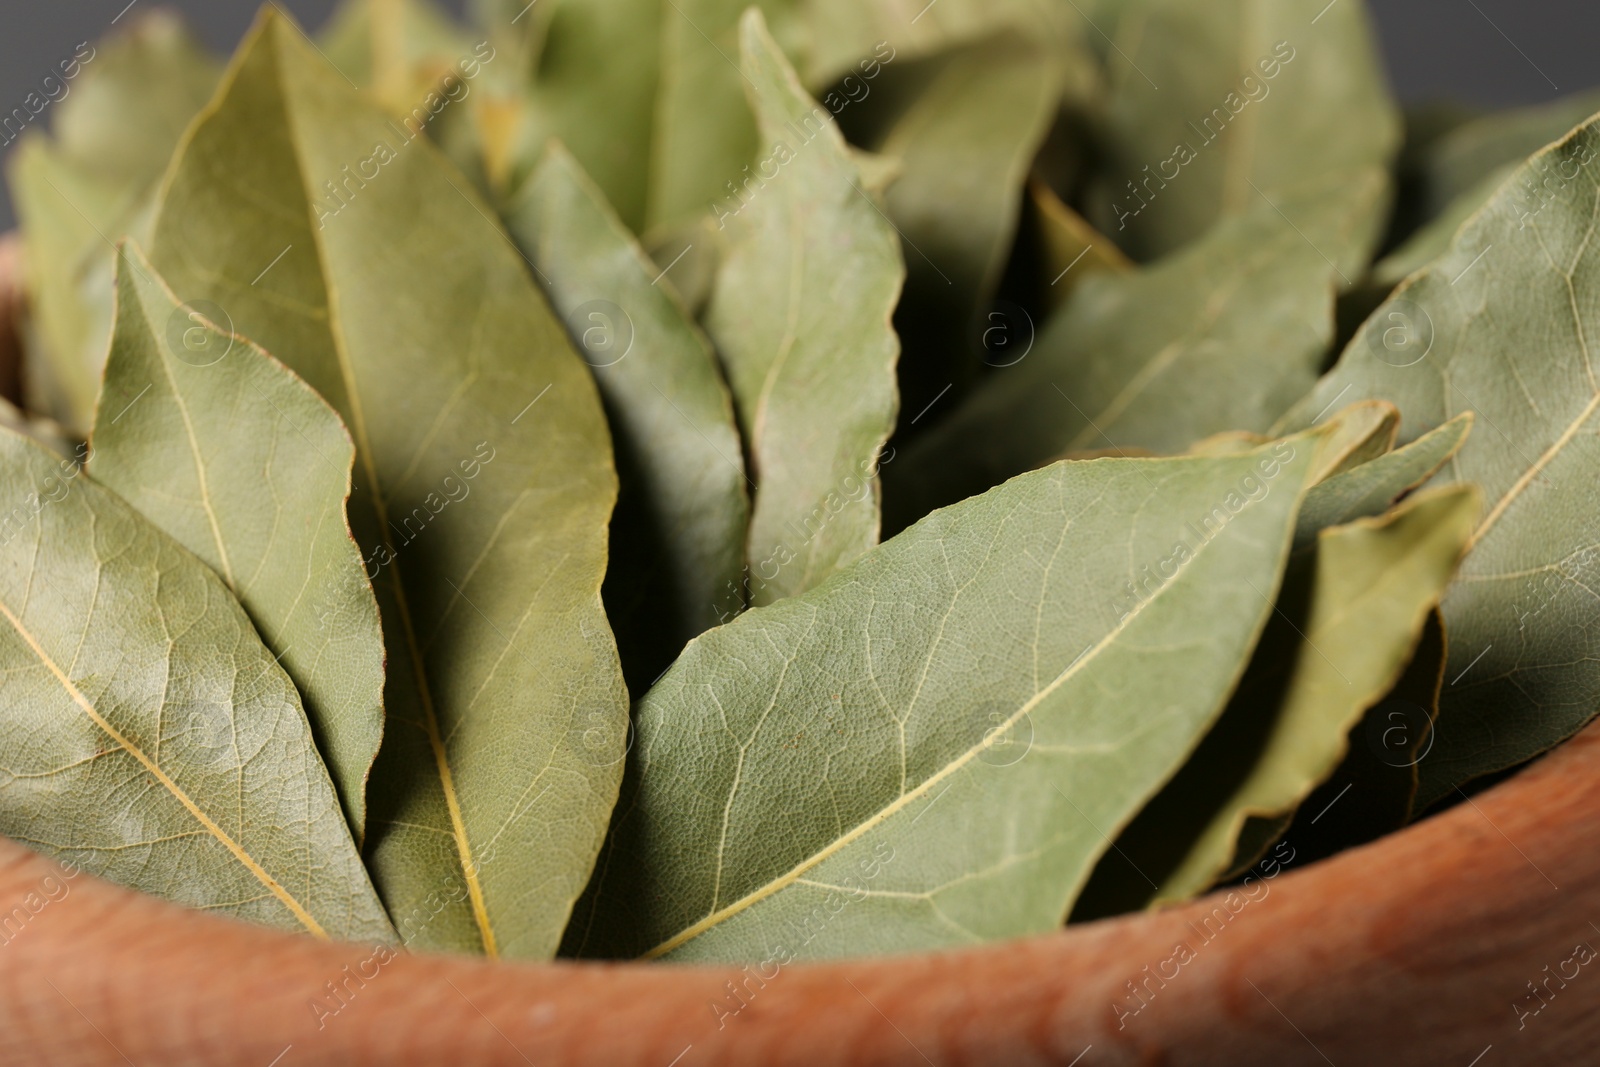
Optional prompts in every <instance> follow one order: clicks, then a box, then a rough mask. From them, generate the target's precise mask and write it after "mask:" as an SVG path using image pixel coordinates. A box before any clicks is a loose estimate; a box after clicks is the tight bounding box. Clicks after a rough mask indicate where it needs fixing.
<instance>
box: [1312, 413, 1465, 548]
mask: <svg viewBox="0 0 1600 1067" xmlns="http://www.w3.org/2000/svg"><path fill="white" fill-rule="evenodd" d="M1472 422H1473V416H1472V412H1470V411H1467V412H1463V413H1462V414H1460V415H1457V416H1456V417H1455V418H1453V419H1451V420H1450V421H1449V422H1447V423H1445V424H1444V425H1443V426H1440V427H1438V428H1437V429H1434V430H1430V431H1429V432H1427V433H1425V434H1423V435H1422V436H1421V437H1419V438H1417V439H1416V440H1415V441H1413V442H1411V443H1410V444H1408V445H1405V446H1403V447H1401V448H1398V449H1395V450H1394V451H1393V452H1389V453H1387V454H1385V455H1382V456H1379V457H1378V458H1376V459H1373V460H1370V461H1368V462H1366V463H1362V464H1360V465H1358V466H1354V467H1352V468H1350V469H1348V470H1345V471H1342V472H1340V473H1338V474H1335V475H1334V476H1333V477H1331V478H1328V479H1326V480H1325V481H1321V482H1318V483H1317V484H1316V485H1315V486H1313V487H1312V488H1311V491H1310V492H1309V493H1307V494H1306V502H1305V504H1304V505H1302V506H1301V508H1300V521H1299V524H1298V525H1297V526H1296V528H1295V535H1294V538H1295V541H1294V543H1295V548H1296V550H1298V549H1300V548H1303V547H1305V546H1306V545H1309V544H1310V543H1312V542H1313V541H1315V540H1316V537H1317V534H1318V533H1319V532H1320V531H1321V530H1324V529H1326V528H1327V527H1329V526H1343V525H1344V524H1346V523H1350V522H1354V521H1355V520H1357V519H1363V518H1370V517H1372V516H1375V515H1381V514H1383V513H1384V512H1385V511H1387V510H1389V506H1390V505H1391V504H1393V503H1394V502H1395V501H1396V500H1397V499H1399V498H1400V497H1401V496H1402V495H1403V494H1405V493H1408V492H1410V491H1411V490H1413V489H1415V488H1416V487H1417V486H1419V485H1421V484H1423V483H1424V482H1426V481H1427V480H1428V479H1430V478H1432V477H1433V476H1434V475H1435V474H1437V473H1438V472H1439V470H1440V468H1442V467H1443V466H1444V465H1445V464H1446V463H1448V462H1449V461H1450V459H1451V458H1452V457H1453V456H1455V454H1456V453H1457V452H1458V451H1460V450H1461V446H1462V444H1463V443H1465V442H1466V439H1467V433H1468V432H1469V431H1470V430H1471V429H1472Z"/></svg>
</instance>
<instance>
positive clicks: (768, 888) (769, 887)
mask: <svg viewBox="0 0 1600 1067" xmlns="http://www.w3.org/2000/svg"><path fill="white" fill-rule="evenodd" d="M1222 539H1223V538H1221V537H1215V538H1212V539H1211V540H1210V541H1207V542H1206V543H1205V544H1203V545H1201V546H1200V547H1199V548H1198V549H1196V550H1195V552H1194V553H1193V554H1192V555H1191V556H1190V557H1189V560H1188V562H1186V563H1184V564H1183V565H1182V566H1181V567H1180V569H1179V571H1178V573H1177V574H1175V575H1174V576H1173V577H1172V578H1170V579H1168V581H1167V583H1166V584H1165V585H1164V586H1162V587H1161V589H1159V590H1157V591H1156V593H1155V594H1154V595H1152V596H1151V597H1150V598H1149V599H1148V600H1145V601H1142V602H1141V603H1139V604H1138V605H1137V606H1135V607H1134V609H1133V610H1132V611H1130V612H1129V613H1128V614H1127V615H1125V616H1124V617H1123V618H1122V619H1120V620H1119V621H1118V622H1117V624H1116V625H1115V626H1113V627H1112V628H1111V629H1110V630H1109V631H1107V633H1106V635H1105V636H1104V637H1102V638H1101V639H1100V640H1099V641H1097V642H1095V644H1094V646H1093V647H1092V648H1091V649H1090V650H1089V651H1087V652H1084V653H1082V654H1081V655H1079V656H1078V657H1077V658H1076V659H1074V660H1073V661H1072V662H1071V663H1070V664H1068V665H1067V667H1066V669H1064V670H1063V671H1061V672H1060V673H1059V674H1057V675H1056V676H1055V678H1054V679H1052V680H1051V682H1050V684H1049V685H1047V686H1045V687H1044V688H1043V689H1041V690H1040V691H1038V692H1037V693H1035V694H1034V695H1033V696H1031V697H1029V698H1028V699H1027V700H1026V701H1025V702H1023V704H1022V706H1021V707H1019V708H1018V709H1017V710H1016V712H1014V713H1013V714H1012V715H1011V716H1010V717H1008V718H1007V719H1006V721H1005V722H1004V723H1002V724H1000V725H999V726H997V727H995V728H994V729H992V730H989V731H986V732H985V733H984V736H983V740H981V741H980V742H978V743H977V744H976V745H973V746H971V747H970V748H968V749H967V750H966V751H964V752H962V753H960V754H959V755H957V756H956V757H955V758H954V759H952V760H950V761H949V762H947V763H946V764H945V765H944V766H943V767H941V768H940V769H939V770H938V771H937V772H936V773H934V774H931V775H929V776H928V777H927V778H925V779H923V780H922V781H921V782H919V783H918V784H917V785H916V786H915V787H914V788H912V789H910V790H909V791H906V792H902V793H901V794H900V795H899V796H898V797H896V798H895V799H894V800H893V801H891V802H890V803H889V804H887V805H885V806H884V807H883V808H881V809H879V810H878V811H877V812H875V813H874V814H872V815H871V816H869V817H868V818H866V819H864V820H863V821H862V822H860V823H858V824H857V825H856V826H855V827H854V828H853V829H852V830H850V832H849V833H847V834H844V835H843V836H841V837H839V838H837V839H836V840H834V841H830V842H829V843H828V844H827V845H826V846H825V847H823V848H821V849H818V850H817V851H816V852H814V853H812V854H811V855H810V856H807V857H805V858H804V859H802V860H801V861H800V862H799V863H797V864H795V865H794V866H793V867H791V868H790V869H789V870H787V871H785V872H784V873H783V874H781V875H779V876H778V877H776V878H774V879H772V880H770V881H768V882H767V883H765V884H764V885H761V886H758V887H757V888H756V889H754V890H752V891H751V892H749V893H747V894H745V895H744V896H743V897H740V898H739V899H738V900H736V901H734V902H733V903H732V904H729V905H728V906H727V907H725V908H722V909H721V910H720V911H715V912H712V913H711V914H710V915H707V916H706V917H705V918H703V919H701V920H699V921H698V922H696V923H694V924H693V925H691V926H688V927H686V928H685V929H683V930H681V931H679V932H678V933H677V934H674V935H673V936H672V937H670V938H668V939H667V940H665V941H663V942H661V943H660V944H658V945H656V946H655V947H654V948H652V949H650V950H649V951H647V952H645V953H644V954H643V956H642V957H641V958H642V959H647V960H648V959H659V958H660V957H662V956H664V955H666V954H667V953H669V952H671V951H673V950H674V949H676V948H678V947H680V946H681V945H684V944H687V943H688V942H689V941H692V940H693V939H695V938H696V937H699V936H700V935H701V934H703V933H705V932H706V931H708V930H711V929H713V928H714V927H716V926H718V925H720V924H721V923H722V922H723V921H724V920H726V919H729V918H732V917H733V916H735V915H737V914H739V913H740V912H742V911H744V910H745V909H747V908H750V907H752V906H754V905H756V904H759V903H760V902H761V901H763V900H765V899H766V898H768V897H770V896H773V895H774V894H776V893H778V892H779V891H781V890H783V889H786V888H788V887H789V886H790V885H791V884H793V883H795V882H797V881H799V880H800V879H801V878H802V877H803V876H804V875H805V873H806V872H807V871H809V870H812V869H814V868H816V867H817V866H819V865H821V864H822V863H823V862H825V861H826V860H828V859H829V858H831V857H832V856H834V855H835V854H837V853H839V852H841V851H843V850H844V849H845V848H846V847H848V846H849V845H851V844H853V843H855V842H856V841H857V840H859V839H860V838H862V837H864V836H865V835H866V834H868V833H870V832H871V831H872V830H875V829H876V828H877V827H879V826H881V825H883V824H884V823H886V822H888V821H889V819H890V818H892V817H893V816H894V815H896V814H897V813H899V812H900V811H903V810H904V809H905V808H907V807H909V806H910V804H911V803H912V802H913V801H914V800H917V799H918V798H920V797H922V796H924V795H926V794H927V793H928V792H929V791H931V790H932V789H933V788H934V787H936V786H938V785H939V784H940V783H942V782H943V781H945V779H947V778H950V777H952V776H953V775H955V774H956V772H958V771H960V770H961V769H962V768H963V767H965V766H966V765H967V764H969V763H971V762H972V761H973V760H974V759H977V758H978V756H979V755H980V754H981V753H983V752H984V751H986V750H987V749H989V748H991V747H993V745H994V744H995V743H996V742H995V740H994V739H995V738H998V737H1002V736H1004V735H1005V734H1006V732H1007V731H1009V730H1010V729H1011V728H1012V727H1014V726H1016V724H1017V723H1019V722H1021V721H1022V720H1023V719H1024V718H1025V717H1026V716H1027V715H1029V714H1030V713H1031V712H1032V711H1033V709H1034V708H1036V707H1038V706H1039V704H1040V703H1042V702H1043V701H1044V700H1045V699H1047V698H1048V697H1049V696H1051V694H1053V693H1055V692H1056V691H1057V690H1058V689H1060V688H1061V687H1062V686H1063V685H1065V684H1066V683H1067V682H1068V681H1070V680H1071V679H1072V678H1073V677H1075V676H1076V675H1078V674H1079V673H1081V672H1082V670H1084V669H1086V668H1087V667H1088V666H1089V665H1090V664H1091V663H1093V662H1094V661H1095V660H1096V659H1098V658H1099V656H1100V653H1101V652H1103V651H1104V650H1105V649H1106V648H1108V647H1110V645H1111V643H1112V642H1113V641H1115V640H1116V639H1117V638H1118V637H1119V636H1121V635H1122V633H1123V632H1124V631H1126V630H1127V629H1128V627H1129V626H1131V625H1132V624H1133V621H1134V620H1135V619H1137V618H1139V617H1140V616H1141V615H1143V614H1144V612H1145V611H1146V610H1147V609H1148V608H1149V607H1150V606H1151V605H1152V604H1155V603H1158V602H1161V601H1163V600H1164V599H1165V598H1166V596H1167V594H1168V593H1169V592H1170V591H1171V590H1172V589H1174V588H1176V587H1177V586H1178V585H1179V584H1180V583H1179V581H1178V578H1179V576H1180V575H1182V574H1183V572H1184V571H1187V570H1190V569H1191V568H1192V567H1193V566H1194V564H1195V562H1196V561H1197V560H1198V559H1199V558H1200V557H1201V556H1202V555H1204V554H1205V553H1206V551H1207V550H1208V549H1209V548H1210V547H1211V546H1212V545H1213V544H1215V543H1216V542H1217V541H1220V540H1222Z"/></svg>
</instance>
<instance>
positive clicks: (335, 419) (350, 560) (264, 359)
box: [89, 247, 384, 842]
mask: <svg viewBox="0 0 1600 1067" xmlns="http://www.w3.org/2000/svg"><path fill="white" fill-rule="evenodd" d="M101 399H102V404H101V407H100V411H99V415H98V417H97V418H96V420H95V429H94V436H93V439H92V443H93V453H92V455H91V457H90V461H89V471H90V473H91V474H92V475H93V476H94V478H95V480H96V481H98V482H99V483H100V484H102V485H104V486H106V487H107V488H109V489H111V490H112V491H114V492H116V493H117V494H118V495H120V496H121V497H122V499H124V500H126V501H127V502H128V503H130V504H132V505H133V506H134V507H135V508H136V509H138V511H139V512H140V513H141V514H142V515H144V517H145V518H147V519H149V520H150V521H151V522H153V523H155V525H157V526H159V527H160V528H161V529H162V530H163V531H164V532H166V533H167V534H168V535H170V536H171V537H172V538H173V539H174V540H176V541H177V542H178V543H179V544H181V545H183V546H184V547H185V548H187V549H188V550H189V551H191V552H193V553H194V554H195V555H196V556H198V557H199V558H200V559H202V560H204V561H205V563H206V564H207V565H208V566H210V567H211V569H212V570H213V571H215V572H216V573H217V575H218V576H219V577H221V578H222V580H223V584H224V585H226V586H227V587H228V590H229V591H230V592H231V593H233V595H234V596H235V597H237V598H238V599H239V601H240V603H241V604H242V605H243V606H244V609H245V611H246V613H248V614H249V616H250V619H251V621H252V622H254V623H255V626H256V630H257V632H258V633H260V634H261V637H262V640H263V641H264V642H265V643H266V645H267V647H268V648H269V649H271V650H272V652H273V654H274V655H275V656H276V657H277V658H278V661H279V663H281V664H282V666H283V669H284V670H285V671H286V672H288V675H289V677H290V678H291V679H292V680H293V681H294V683H295V686H296V688H297V689H298V690H299V692H300V696H301V701H302V703H303V704H304V705H305V709H306V715H307V717H308V718H309V719H310V720H311V727H312V734H313V735H314V736H315V737H316V740H317V748H318V751H320V752H321V753H322V757H323V760H324V761H325V762H326V763H327V765H328V773H329V775H330V776H331V777H332V779H333V783H334V786H335V788H336V789H337V790H338V792H339V797H340V800H341V802H342V803H343V806H344V810H345V815H346V817H347V818H348V819H349V821H350V827H351V833H352V834H353V835H354V836H355V838H356V841H357V842H360V841H361V839H362V836H363V835H364V833H365V826H366V788H367V775H368V773H369V772H370V771H371V769H372V761H373V759H374V758H375V757H376V756H377V754H378V742H379V740H380V739H381V738H382V736H383V684H384V672H383V658H384V653H383V630H382V627H381V626H380V624H379V621H378V603H377V601H376V600H375V599H374V598H373V595H372V587H371V585H370V584H369V583H368V581H367V576H366V570H365V563H364V561H363V559H362V554H361V550H360V548H359V547H357V545H356V543H355V540H354V538H353V537H352V536H351V534H350V527H349V525H348V523H347V522H346V519H345V511H344V506H345V499H346V497H348V496H349V493H350V471H351V466H352V464H353V463H354V460H355V449H354V446H353V445H352V444H351V442H350V437H349V435H348V434H347V433H346V432H345V429H344V424H343V423H341V422H340V421H339V416H338V415H337V414H335V413H334V411H333V409H332V408H330V407H328V405H327V404H326V403H324V402H323V400H322V398H321V397H319V396H317V394H316V393H315V392H313V391H312V389H311V387H310V386H308V385H306V384H305V382H303V381H301V380H300V379H299V378H297V377H296V376H295V375H294V373H293V372H292V371H290V370H289V369H288V368H287V367H285V366H283V365H282V364H281V363H279V362H278V361H277V360H275V359H273V358H272V357H271V356H269V355H267V354H266V353H265V352H262V351H261V350H260V349H259V348H256V347H255V346H254V345H252V344H251V343H250V342H249V341H246V340H244V339H243V338H236V337H233V336H231V335H229V334H225V333H222V332H221V331H220V330H219V329H218V328H217V327H216V326H215V324H213V323H208V322H206V321H205V319H204V317H203V316H202V315H200V313H199V312H197V311H194V310H193V309H191V308H188V307H183V306H181V305H180V303H179V301H178V300H177V298H176V297H174V296H173V295H172V293H171V291H170V290H168V289H167V288H166V286H165V285H164V284H163V283H162V281H161V280H160V278H159V276H158V275H156V273H155V268H154V267H152V266H150V264H149V263H148V262H146V261H145V260H144V257H143V254H142V253H140V252H138V251H137V250H134V249H128V248H126V247H125V248H124V251H123V253H122V258H121V260H120V261H119V266H118V285H117V324H116V329H115V331H114V332H113V334H112V338H111V355H110V358H109V359H108V360H107V362H106V383H105V390H104V391H103V393H102V396H101ZM108 405H109V406H108Z"/></svg>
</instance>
